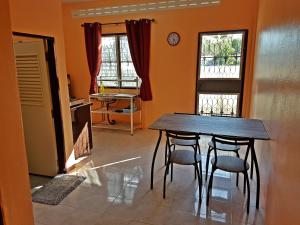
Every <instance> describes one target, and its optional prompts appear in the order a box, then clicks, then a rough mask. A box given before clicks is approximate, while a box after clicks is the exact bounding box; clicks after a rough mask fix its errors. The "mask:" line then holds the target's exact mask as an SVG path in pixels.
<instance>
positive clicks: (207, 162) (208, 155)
mask: <svg viewBox="0 0 300 225" xmlns="http://www.w3.org/2000/svg"><path fill="white" fill-rule="evenodd" d="M211 150H212V148H211V147H209V148H208V150H207V156H206V165H205V170H206V172H205V181H207V174H208V164H209V158H210V152H211Z"/></svg>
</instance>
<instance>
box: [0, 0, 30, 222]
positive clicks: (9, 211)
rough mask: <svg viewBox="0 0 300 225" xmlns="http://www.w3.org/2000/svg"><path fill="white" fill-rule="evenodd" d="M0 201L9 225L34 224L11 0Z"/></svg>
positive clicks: (5, 30) (2, 7)
mask: <svg viewBox="0 0 300 225" xmlns="http://www.w3.org/2000/svg"><path fill="white" fill-rule="evenodd" d="M0 33H1V36H0V49H1V54H0V96H1V110H0V124H1V125H0V127H1V129H0V143H1V150H0V151H1V156H0V171H1V175H0V203H1V205H2V207H3V213H4V219H5V225H33V215H32V203H31V194H30V189H29V179H28V169H27V161H26V153H25V143H24V136H23V129H22V121H21V108H20V99H19V95H18V89H17V80H16V71H15V63H14V57H13V49H12V36H11V23H10V16H9V2H8V0H1V1H0Z"/></svg>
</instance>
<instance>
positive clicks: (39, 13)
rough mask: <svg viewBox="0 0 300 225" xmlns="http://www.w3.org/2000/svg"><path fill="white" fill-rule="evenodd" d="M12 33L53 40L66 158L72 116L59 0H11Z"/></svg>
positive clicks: (70, 134)
mask: <svg viewBox="0 0 300 225" xmlns="http://www.w3.org/2000/svg"><path fill="white" fill-rule="evenodd" d="M10 3H11V19H12V30H13V31H17V32H24V33H32V34H40V35H46V36H52V37H54V38H55V50H56V63H57V70H58V71H57V72H58V78H59V82H60V97H61V109H62V118H63V127H64V136H65V148H66V156H67V158H68V157H69V155H70V154H71V151H72V147H73V136H72V127H71V126H72V124H71V113H70V107H69V94H68V88H67V72H66V63H65V50H64V36H63V26H62V5H61V0H43V1H41V0H26V1H20V0H10Z"/></svg>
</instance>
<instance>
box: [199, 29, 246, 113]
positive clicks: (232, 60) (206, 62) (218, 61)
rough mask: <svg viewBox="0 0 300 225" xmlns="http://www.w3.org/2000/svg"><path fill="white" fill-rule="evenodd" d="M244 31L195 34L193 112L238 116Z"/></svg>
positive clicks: (240, 110)
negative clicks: (195, 67)
mask: <svg viewBox="0 0 300 225" xmlns="http://www.w3.org/2000/svg"><path fill="white" fill-rule="evenodd" d="M247 34H248V32H247V30H237V31H222V32H208V33H199V40H198V41H199V42H198V63H197V81H196V82H197V88H196V104H195V105H196V107H195V108H196V109H195V110H196V113H197V114H201V115H217V116H232V117H238V116H241V114H242V104H243V89H244V75H245V62H246V52H247Z"/></svg>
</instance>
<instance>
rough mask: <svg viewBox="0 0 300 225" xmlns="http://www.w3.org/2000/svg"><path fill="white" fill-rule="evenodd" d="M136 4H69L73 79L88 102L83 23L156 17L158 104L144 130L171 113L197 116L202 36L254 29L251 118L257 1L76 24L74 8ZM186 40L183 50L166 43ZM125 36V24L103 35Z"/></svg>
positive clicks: (233, 0) (149, 108) (147, 111)
mask: <svg viewBox="0 0 300 225" xmlns="http://www.w3.org/2000/svg"><path fill="white" fill-rule="evenodd" d="M134 2H139V3H140V2H145V1H136V0H126V1H123V0H122V1H121V0H116V1H108V0H104V1H103V0H102V1H94V2H89V3H81V4H79V3H77V4H75V3H73V4H64V6H63V19H64V32H65V43H66V44H65V45H66V58H67V71H68V73H70V74H71V79H72V85H73V88H74V93H75V95H76V96H77V97H84V98H87V97H88V90H89V72H88V66H87V60H86V54H85V45H84V36H83V30H82V27H81V26H80V25H81V23H83V22H95V21H98V22H101V23H106V22H117V21H124V20H125V19H138V18H142V17H145V18H154V19H155V20H156V21H157V22H155V23H154V24H153V26H152V37H151V38H152V39H151V58H150V61H151V62H150V80H151V84H152V91H153V101H151V102H144V104H143V109H144V110H143V122H144V123H143V125H144V127H147V126H148V125H149V124H150V123H151V122H152V121H153V120H155V119H156V118H157V117H159V116H160V115H161V114H163V113H167V112H176V111H177V112H194V107H195V87H196V82H195V80H196V67H197V45H198V32H205V31H222V30H234V29H249V43H248V55H247V66H246V78H245V79H246V81H245V95H244V103H245V104H244V108H243V114H244V116H248V114H249V102H250V96H251V83H252V66H251V65H252V60H253V57H252V56H253V43H254V38H255V35H256V34H255V31H256V14H257V1H256V0H243V1H240V0H227V1H222V4H221V5H220V6H215V7H207V8H196V9H182V10H172V11H159V12H152V13H148V14H133V15H129V14H127V15H118V16H107V17H98V18H85V19H73V18H72V16H71V12H72V10H74V9H83V8H95V7H103V6H109V5H112V4H114V5H122V4H128V3H134ZM172 31H176V32H179V33H180V35H181V42H180V44H179V45H178V46H177V47H170V46H169V45H168V44H167V42H166V37H167V35H168V33H170V32H172ZM115 32H125V27H124V25H120V26H110V27H108V26H105V27H104V28H103V33H115Z"/></svg>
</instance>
